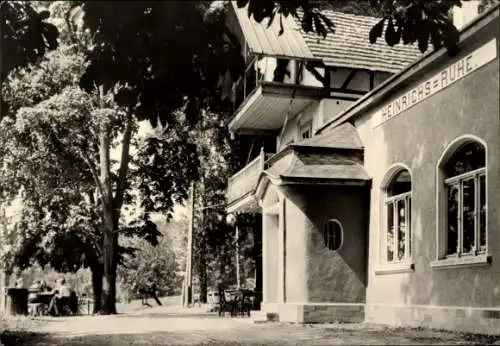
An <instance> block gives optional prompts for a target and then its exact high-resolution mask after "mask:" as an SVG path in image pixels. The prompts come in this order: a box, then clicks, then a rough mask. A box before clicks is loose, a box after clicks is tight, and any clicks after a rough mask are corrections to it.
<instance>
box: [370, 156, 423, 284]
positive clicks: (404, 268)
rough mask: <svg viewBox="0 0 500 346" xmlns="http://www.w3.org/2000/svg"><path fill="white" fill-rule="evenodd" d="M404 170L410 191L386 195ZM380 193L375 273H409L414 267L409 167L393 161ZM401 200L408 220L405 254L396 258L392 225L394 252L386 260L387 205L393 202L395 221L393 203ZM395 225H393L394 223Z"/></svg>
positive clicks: (381, 185) (396, 232)
mask: <svg viewBox="0 0 500 346" xmlns="http://www.w3.org/2000/svg"><path fill="white" fill-rule="evenodd" d="M403 171H406V172H408V174H409V175H410V182H411V188H410V191H406V192H403V193H399V194H397V195H393V196H388V193H389V188H390V186H391V184H392V183H393V182H394V179H396V178H397V176H398V175H399V174H400V173H401V172H403ZM380 195H381V197H382V198H381V203H379V206H380V209H379V210H380V213H379V215H380V220H379V221H380V227H379V230H380V231H379V232H378V233H379V241H378V249H379V254H378V256H377V262H378V264H377V265H376V267H375V274H377V275H383V274H398V273H411V272H413V271H414V269H415V265H414V263H413V251H412V248H413V246H412V237H413V233H412V225H411V224H412V208H413V201H412V199H413V174H412V172H411V170H410V168H409V167H408V166H406V165H404V164H402V163H395V164H393V165H392V166H390V167H389V169H388V170H387V172H386V173H385V175H384V178H383V179H382V183H381V184H380ZM401 200H403V201H404V203H405V219H406V220H408V221H407V222H406V227H407V229H406V234H405V254H404V256H403V258H402V259H401V260H398V259H397V258H398V243H397V241H398V237H399V230H398V227H393V232H394V254H393V260H392V261H388V259H387V257H388V256H387V254H388V241H387V238H388V234H389V229H388V227H389V225H388V216H389V215H388V208H389V207H388V206H389V204H393V213H394V214H393V222H395V220H396V218H395V216H396V213H397V210H396V208H395V205H396V203H397V202H399V201H401ZM394 226H395V225H394Z"/></svg>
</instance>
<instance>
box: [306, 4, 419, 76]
mask: <svg viewBox="0 0 500 346" xmlns="http://www.w3.org/2000/svg"><path fill="white" fill-rule="evenodd" d="M322 13H323V14H324V15H326V16H327V17H328V18H329V19H330V20H331V21H332V22H333V23H334V24H335V32H334V33H328V35H327V36H326V38H325V39H323V37H322V36H318V35H317V34H315V33H305V32H304V31H303V30H302V29H300V32H301V34H302V36H303V37H304V40H305V42H306V44H307V46H308V47H309V49H310V50H311V52H312V54H313V55H314V56H315V57H317V58H321V59H322V60H323V62H324V63H325V65H330V66H339V67H350V68H353V67H355V68H361V69H368V70H375V71H384V72H391V73H394V72H398V71H400V70H401V69H403V68H404V67H405V66H407V65H408V64H410V63H411V62H414V61H415V60H416V59H417V58H419V57H421V56H422V53H420V51H419V50H418V47H417V46H416V45H412V46H410V45H403V44H398V45H396V46H394V47H390V46H388V45H387V43H385V40H384V37H383V35H382V37H381V38H379V39H378V40H377V42H376V43H374V44H371V43H370V41H369V32H370V29H371V28H372V27H373V26H374V25H375V24H376V23H377V22H379V21H380V18H375V17H368V16H360V15H354V14H347V13H341V12H334V11H331V10H325V11H322Z"/></svg>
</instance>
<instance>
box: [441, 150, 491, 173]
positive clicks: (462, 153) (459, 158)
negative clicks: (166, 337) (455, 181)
mask: <svg viewBox="0 0 500 346" xmlns="http://www.w3.org/2000/svg"><path fill="white" fill-rule="evenodd" d="M485 162H486V155H485V151H484V147H483V146H482V145H481V144H479V143H467V144H465V145H463V146H462V147H461V148H459V150H457V152H456V153H455V154H454V155H453V157H452V158H451V159H450V160H448V162H447V163H446V165H445V167H444V170H445V174H446V176H447V178H450V177H454V176H456V175H460V174H463V173H466V172H470V171H473V170H475V169H478V168H482V167H484V166H485Z"/></svg>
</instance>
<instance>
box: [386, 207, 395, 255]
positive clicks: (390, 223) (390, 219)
mask: <svg viewBox="0 0 500 346" xmlns="http://www.w3.org/2000/svg"><path fill="white" fill-rule="evenodd" d="M393 260H394V205H393V204H392V203H389V204H387V262H392V261H393Z"/></svg>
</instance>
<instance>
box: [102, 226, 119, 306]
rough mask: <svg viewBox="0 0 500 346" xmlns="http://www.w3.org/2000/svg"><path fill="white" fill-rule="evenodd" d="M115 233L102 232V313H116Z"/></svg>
mask: <svg viewBox="0 0 500 346" xmlns="http://www.w3.org/2000/svg"><path fill="white" fill-rule="evenodd" d="M115 238H116V234H115V233H114V232H113V231H109V230H108V229H106V230H105V233H104V277H103V285H102V309H101V313H102V314H103V315H110V314H116V264H115V263H116V261H115V257H116V254H115V252H116V247H115Z"/></svg>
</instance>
